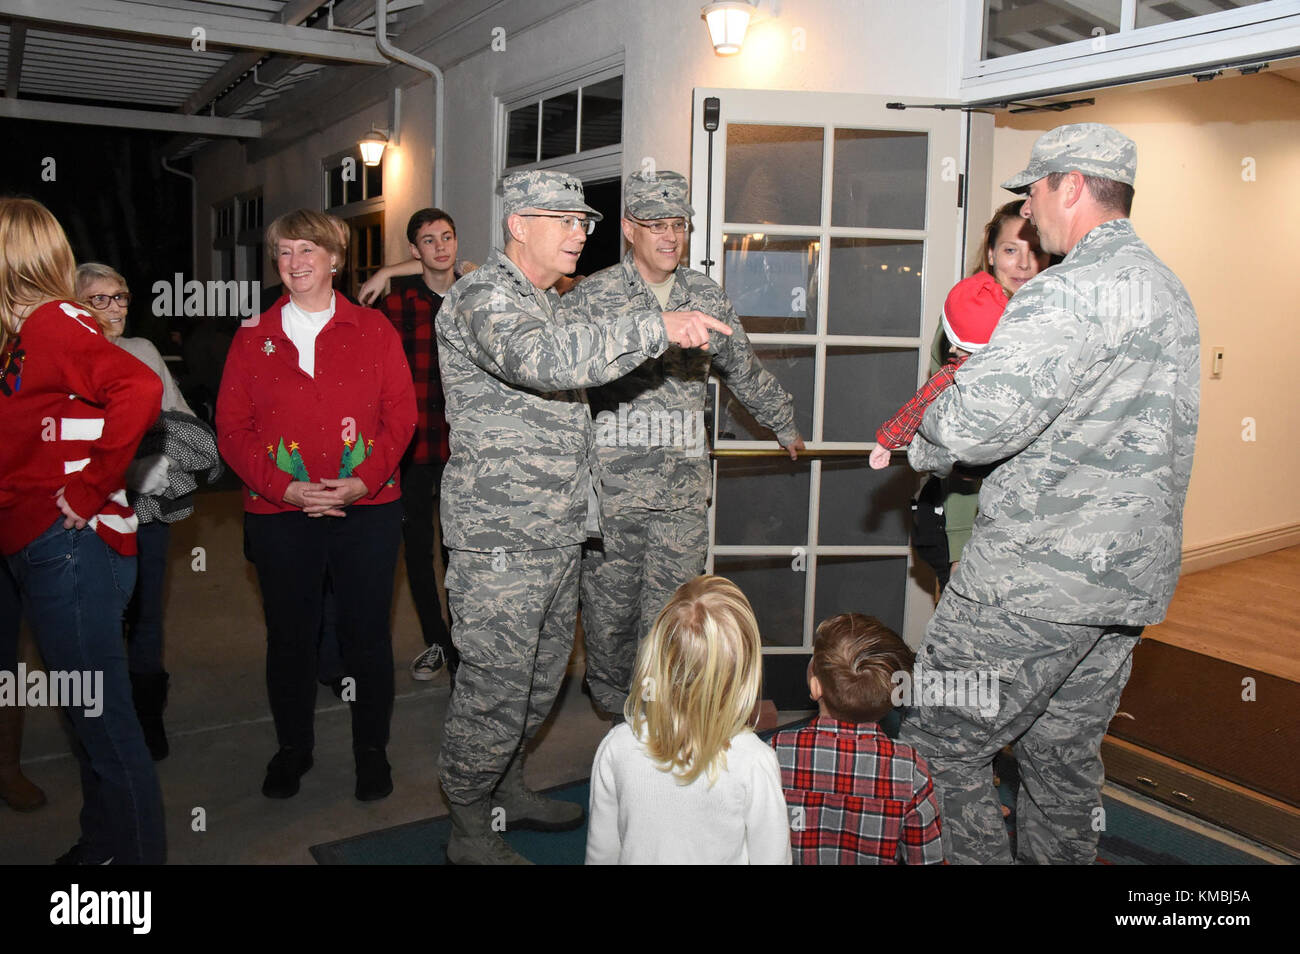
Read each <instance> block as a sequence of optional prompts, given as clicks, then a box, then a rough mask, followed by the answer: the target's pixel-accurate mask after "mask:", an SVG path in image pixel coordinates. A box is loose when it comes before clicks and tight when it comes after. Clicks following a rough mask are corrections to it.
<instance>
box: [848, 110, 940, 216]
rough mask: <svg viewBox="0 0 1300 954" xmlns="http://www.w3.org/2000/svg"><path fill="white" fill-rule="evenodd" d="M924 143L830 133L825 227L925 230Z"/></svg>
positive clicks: (923, 138) (915, 138)
mask: <svg viewBox="0 0 1300 954" xmlns="http://www.w3.org/2000/svg"><path fill="white" fill-rule="evenodd" d="M928 142H929V137H928V136H927V135H926V134H925V133H923V132H904V131H902V130H897V129H837V130H835V156H834V169H835V172H834V176H835V179H834V181H835V189H834V192H833V193H832V195H831V225H842V226H848V227H851V228H860V229H923V228H925V180H926V176H925V173H926V148H927V145H928Z"/></svg>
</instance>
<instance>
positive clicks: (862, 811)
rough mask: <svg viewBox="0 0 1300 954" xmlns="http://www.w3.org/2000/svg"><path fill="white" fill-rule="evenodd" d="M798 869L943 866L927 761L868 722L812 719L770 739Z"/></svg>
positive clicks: (936, 812)
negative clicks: (902, 865) (833, 866)
mask: <svg viewBox="0 0 1300 954" xmlns="http://www.w3.org/2000/svg"><path fill="white" fill-rule="evenodd" d="M772 745H773V747H774V748H775V749H776V757H777V761H778V762H780V763H781V787H782V788H783V789H784V790H785V801H786V805H787V807H788V808H789V811H790V845H791V847H792V848H793V850H794V863H795V864H797V865H819V864H820V865H876V864H879V865H892V864H898V863H900V862H903V863H906V864H912V865H922V864H931V865H933V864H942V863H943V846H942V844H941V843H940V841H939V832H940V824H939V803H938V801H937V800H936V799H935V797H934V783H933V782H932V781H931V780H930V770H929V769H928V768H927V767H926V764H925V760H924V759H923V758H921V756H920V755H919V754H917V751H916V750H915V749H913V748H912V747H911V746H910V745H904V744H903V743H901V742H895V741H893V740H892V739H890V738H889V736H887V735H885V733H884V732H883V731H882V730H881V728H880V726H879V725H877V724H876V723H874V722H864V723H861V724H858V723H852V722H839V721H837V720H835V719H832V718H830V717H829V716H818V717H817V718H816V719H814V720H813V721H812V722H810V723H809V724H808V725H806V726H803V727H802V728H797V729H787V730H786V731H784V732H778V733H777V734H776V735H775V736H774V737H773V738H772Z"/></svg>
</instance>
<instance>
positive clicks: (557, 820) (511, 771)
mask: <svg viewBox="0 0 1300 954" xmlns="http://www.w3.org/2000/svg"><path fill="white" fill-rule="evenodd" d="M492 805H493V807H494V808H503V809H505V822H506V828H507V829H509V830H511V831H513V830H514V829H516V828H523V829H527V830H530V831H572V830H573V829H575V828H577V827H578V826H579V825H581V824H582V820H583V818H584V817H585V816H586V813H585V812H584V811H583V808H582V806H581V805H577V804H575V803H573V802H563V801H560V800H559V799H557V798H547V797H546V796H545V795H539V794H537V793H536V792H533V791H529V789H528V786H526V785H525V784H524V758H523V755H517V756H515V758H514V761H512V762H511V763H510V767H509V768H508V769H506V774H505V775H504V776H503V777H502V779H501V781H500V782H499V783H498V784H497V789H496V791H495V792H493V793H492Z"/></svg>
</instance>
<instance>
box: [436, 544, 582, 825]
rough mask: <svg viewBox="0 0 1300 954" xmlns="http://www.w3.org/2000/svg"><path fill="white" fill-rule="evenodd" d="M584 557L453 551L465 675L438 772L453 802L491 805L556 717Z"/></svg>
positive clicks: (456, 634) (567, 552) (577, 551)
mask: <svg viewBox="0 0 1300 954" xmlns="http://www.w3.org/2000/svg"><path fill="white" fill-rule="evenodd" d="M581 550H582V548H581V546H578V545H574V546H567V547H555V548H553V549H548V550H521V551H514V552H506V551H501V550H498V551H495V552H492V553H480V552H475V551H471V550H452V551H451V560H450V562H449V564H448V566H447V597H448V602H449V603H450V606H451V614H452V626H451V639H452V642H453V643H455V645H456V649H457V650H459V652H460V668H459V669H458V670H457V672H456V688H455V690H454V691H453V692H452V696H451V704H450V705H449V706H448V709H447V721H446V724H445V725H444V726H443V732H442V752H441V754H440V757H439V765H438V774H439V778H440V779H441V781H442V788H443V791H445V792H446V793H447V798H448V799H449V800H450V801H452V802H454V803H456V804H459V805H468V804H471V803H473V802H477V801H479V800H480V799H483V798H486V797H487V796H489V795H490V794H491V793H492V790H493V789H494V788H496V785H497V782H499V781H500V780H501V777H502V776H503V775H504V774H505V771H506V769H507V768H508V767H509V765H510V762H511V760H512V759H513V758H514V756H515V753H516V752H518V751H519V750H520V749H521V748H522V747H523V745H524V744H525V743H527V742H528V740H529V739H531V738H532V737H533V735H534V734H536V732H537V730H538V729H539V728H541V725H542V723H543V722H544V721H545V720H546V717H547V716H548V715H549V714H550V712H551V707H552V706H553V705H554V704H555V697H556V694H557V693H558V692H559V689H560V683H561V682H562V681H563V680H564V673H565V670H566V668H567V667H568V663H569V656H570V654H571V653H572V652H573V635H574V631H575V629H576V625H577V619H578V569H579V563H580V560H581Z"/></svg>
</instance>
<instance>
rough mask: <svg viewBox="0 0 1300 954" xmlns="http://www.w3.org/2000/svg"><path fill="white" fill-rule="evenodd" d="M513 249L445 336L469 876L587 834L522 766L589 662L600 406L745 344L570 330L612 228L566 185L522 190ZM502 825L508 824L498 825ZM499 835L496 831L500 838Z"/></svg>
mask: <svg viewBox="0 0 1300 954" xmlns="http://www.w3.org/2000/svg"><path fill="white" fill-rule="evenodd" d="M504 210H505V213H506V227H507V230H508V234H507V237H506V248H505V251H504V252H500V251H494V252H493V253H492V255H491V256H489V258H488V260H487V262H486V263H484V265H483V266H482V267H480V268H479V269H477V270H476V271H474V272H473V273H471V274H469V275H467V276H465V277H464V278H462V279H461V280H460V281H458V282H457V283H456V284H455V285H453V286H452V288H451V290H450V291H449V292H448V293H447V296H446V298H445V300H444V301H443V305H442V308H441V309H440V310H439V312H438V318H437V321H436V327H437V334H438V351H439V356H440V364H441V368H442V382H443V391H444V394H445V396H446V402H447V419H448V422H449V424H450V427H451V435H450V441H451V459H450V460H449V461H448V462H447V469H446V473H445V476H444V479H443V495H442V519H443V531H444V533H445V534H446V539H447V546H448V547H449V548H450V549H451V559H450V561H449V565H448V567H447V593H448V597H449V599H450V604H451V611H452V617H453V622H452V640H453V642H454V643H455V645H456V648H457V650H459V652H460V656H461V664H460V669H459V670H458V671H457V675H456V688H455V690H454V691H453V693H452V697H451V704H450V707H449V709H448V713H447V721H446V725H445V726H444V729H443V738H442V752H441V757H440V777H441V780H442V786H443V790H444V791H445V792H446V794H447V799H448V801H449V802H450V804H451V817H452V837H451V841H450V843H449V844H448V846H447V856H448V859H449V860H450V861H452V862H453V863H519V862H522V861H523V859H522V858H521V857H520V856H519V855H517V854H515V853H514V852H513V851H512V850H511V849H510V848H509V847H508V846H507V845H506V844H505V842H504V841H503V840H502V839H501V836H500V835H499V834H498V831H499V830H500V827H501V826H500V824H499V823H500V822H502V821H504V824H505V825H506V826H513V827H534V828H541V829H543V830H562V829H565V828H572V827H575V826H576V825H578V824H580V823H581V821H582V809H581V808H580V807H579V806H576V805H573V804H570V803H567V802H560V801H556V800H552V799H546V798H542V797H541V796H539V795H536V794H534V793H532V792H530V791H528V790H527V789H526V788H525V787H524V784H523V763H522V758H521V757H520V753H522V751H523V747H524V745H525V744H526V743H527V742H528V740H529V739H530V738H532V736H533V734H534V733H535V732H536V731H537V729H538V728H539V727H540V726H541V724H542V722H543V720H545V718H546V716H547V715H548V714H549V713H550V710H551V706H552V704H553V703H554V701H555V696H556V692H557V691H558V689H559V687H560V682H561V680H562V679H563V677H564V671H565V667H566V665H567V663H568V659H569V655H570V651H571V649H572V646H573V635H574V628H575V625H576V622H577V610H578V566H579V559H580V551H581V546H582V542H583V541H584V540H585V539H586V537H587V532H588V531H587V527H588V526H589V525H590V526H592V527H595V526H596V518H597V517H598V514H597V513H596V512H595V511H593V510H591V509H590V508H591V506H592V503H593V501H592V500H591V497H592V493H591V491H592V487H591V461H590V457H591V454H592V441H593V434H592V428H591V417H590V412H589V410H588V407H587V402H586V398H585V396H584V393H583V392H582V391H581V390H580V389H581V388H583V387H585V386H586V385H590V384H601V383H604V382H606V381H609V380H611V379H613V378H615V377H617V376H618V375H620V374H624V373H626V372H627V371H630V370H631V369H633V368H635V367H636V366H637V365H639V364H640V363H641V362H642V361H644V360H646V359H647V358H650V357H654V356H656V355H659V354H662V353H663V352H664V351H665V350H666V349H667V348H668V346H669V345H670V344H677V345H680V346H682V347H707V346H708V345H709V342H710V332H715V334H713V335H712V338H713V340H714V341H717V340H721V339H722V337H723V336H724V335H726V334H730V328H729V327H728V326H727V325H725V324H723V323H721V322H718V321H715V320H714V319H712V318H710V317H708V316H707V315H704V314H701V313H700V312H696V311H691V312H673V313H666V314H661V313H660V312H659V311H658V310H655V311H644V312H638V313H629V314H627V315H624V316H623V317H621V318H619V319H618V320H617V321H613V322H602V323H601V324H599V325H596V324H592V323H583V322H570V321H564V320H561V319H559V318H557V316H556V313H555V311H556V304H557V302H558V298H557V296H556V295H555V292H554V291H552V290H550V289H551V286H552V285H554V284H555V282H556V281H557V280H558V279H559V277H560V276H561V275H562V274H565V273H567V272H571V271H573V269H574V267H575V266H576V265H577V261H578V256H579V254H580V253H581V252H582V247H583V245H584V244H585V243H586V240H587V230H588V228H589V227H592V226H594V224H595V221H597V220H599V218H600V214H599V213H597V212H596V211H595V210H594V209H592V208H590V207H589V206H588V205H586V204H585V202H584V201H583V194H582V183H581V182H579V181H578V180H577V179H575V178H573V177H572V176H568V175H564V174H561V173H556V172H545V171H533V172H525V173H519V174H516V175H512V176H508V177H507V178H506V180H505V186H504ZM494 808H500V809H504V814H502V813H501V812H496V813H494V812H493V809H494ZM494 823H496V824H494Z"/></svg>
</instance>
